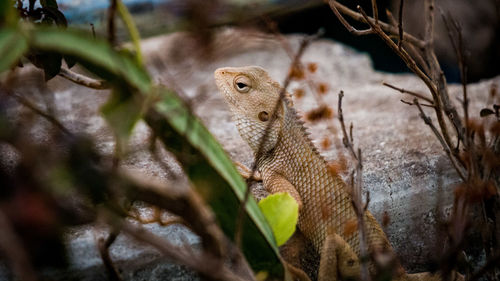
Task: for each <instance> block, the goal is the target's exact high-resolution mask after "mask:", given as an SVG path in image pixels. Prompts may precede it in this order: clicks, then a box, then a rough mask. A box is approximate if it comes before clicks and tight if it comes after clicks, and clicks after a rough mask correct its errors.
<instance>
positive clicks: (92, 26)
mask: <svg viewBox="0 0 500 281" xmlns="http://www.w3.org/2000/svg"><path fill="white" fill-rule="evenodd" d="M90 29H91V30H92V38H94V39H95V38H96V35H95V26H94V24H93V23H90Z"/></svg>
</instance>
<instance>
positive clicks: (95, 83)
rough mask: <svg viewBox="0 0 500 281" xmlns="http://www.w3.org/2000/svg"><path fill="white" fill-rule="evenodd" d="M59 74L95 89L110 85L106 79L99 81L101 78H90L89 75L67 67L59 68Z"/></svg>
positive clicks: (102, 88)
mask: <svg viewBox="0 0 500 281" xmlns="http://www.w3.org/2000/svg"><path fill="white" fill-rule="evenodd" d="M59 76H61V77H64V78H66V79H68V80H69V81H71V82H74V83H76V84H79V85H82V86H85V87H88V88H92V89H96V90H104V89H109V88H110V85H109V84H108V83H107V82H106V81H101V80H96V79H92V78H90V77H87V76H85V75H82V74H78V73H76V72H73V71H71V70H69V69H67V68H61V71H60V72H59Z"/></svg>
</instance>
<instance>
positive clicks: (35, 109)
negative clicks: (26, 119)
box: [5, 90, 71, 135]
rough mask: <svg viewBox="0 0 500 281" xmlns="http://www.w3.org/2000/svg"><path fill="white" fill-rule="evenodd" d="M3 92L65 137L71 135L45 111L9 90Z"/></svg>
mask: <svg viewBox="0 0 500 281" xmlns="http://www.w3.org/2000/svg"><path fill="white" fill-rule="evenodd" d="M5 92H6V93H7V95H9V96H11V97H13V98H14V99H16V101H17V102H19V103H20V104H22V105H24V106H26V107H27V108H29V109H30V110H32V111H33V112H35V113H36V114H38V115H40V116H42V117H43V118H45V119H46V120H47V121H49V122H50V123H52V124H53V125H54V126H56V128H58V129H59V130H61V131H62V132H63V133H65V134H67V135H71V132H70V131H69V130H68V129H67V128H66V127H64V125H63V124H62V123H61V122H59V120H57V119H56V118H55V117H54V116H52V115H50V114H48V113H46V112H45V111H43V110H41V109H40V108H38V106H36V105H35V104H34V103H32V102H31V101H29V100H28V99H26V98H25V97H23V96H21V95H17V94H14V93H12V92H10V91H9V90H7V91H5Z"/></svg>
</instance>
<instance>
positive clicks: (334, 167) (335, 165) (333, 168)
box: [328, 161, 341, 175]
mask: <svg viewBox="0 0 500 281" xmlns="http://www.w3.org/2000/svg"><path fill="white" fill-rule="evenodd" d="M340 169H341V166H340V163H339V162H337V161H335V162H330V163H328V170H329V171H330V173H331V174H332V175H338V174H339V172H340Z"/></svg>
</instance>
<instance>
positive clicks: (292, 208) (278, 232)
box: [259, 192, 299, 246]
mask: <svg viewBox="0 0 500 281" xmlns="http://www.w3.org/2000/svg"><path fill="white" fill-rule="evenodd" d="M259 207H260V210H261V211H262V213H264V216H265V217H266V219H267V222H268V223H269V224H270V225H271V228H272V229H273V233H274V237H275V238H276V243H277V244H278V246H281V245H283V244H285V242H286V241H287V240H288V239H289V238H290V237H291V236H292V234H293V233H294V232H295V227H296V225H297V220H298V218H299V204H297V201H295V199H293V197H292V196H290V194H288V193H287V192H279V193H275V194H272V195H269V196H267V197H266V198H264V199H262V200H260V202H259Z"/></svg>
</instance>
